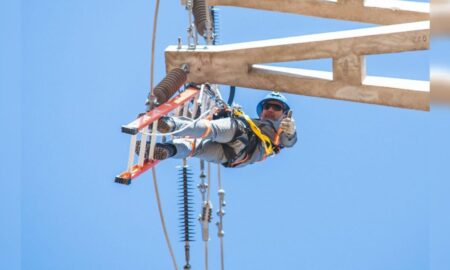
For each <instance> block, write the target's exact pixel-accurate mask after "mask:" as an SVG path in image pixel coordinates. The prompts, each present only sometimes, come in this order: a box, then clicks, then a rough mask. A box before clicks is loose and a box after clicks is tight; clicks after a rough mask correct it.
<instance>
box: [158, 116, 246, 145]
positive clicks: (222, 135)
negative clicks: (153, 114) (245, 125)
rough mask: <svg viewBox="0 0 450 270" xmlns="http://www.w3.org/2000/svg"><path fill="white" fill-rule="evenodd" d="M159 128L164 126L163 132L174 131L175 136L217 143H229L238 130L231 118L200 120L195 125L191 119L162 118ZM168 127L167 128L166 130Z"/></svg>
mask: <svg viewBox="0 0 450 270" xmlns="http://www.w3.org/2000/svg"><path fill="white" fill-rule="evenodd" d="M160 122H161V124H160V123H158V125H159V126H164V125H166V127H165V128H164V131H168V132H171V131H176V130H181V131H180V132H177V133H176V134H175V135H177V136H189V137H192V138H204V139H210V140H212V141H215V142H219V143H227V142H230V141H231V140H232V139H233V138H234V135H235V133H236V130H237V129H238V126H237V123H236V120H234V119H232V118H229V117H227V118H221V119H217V120H207V119H201V120H199V121H197V122H195V123H193V122H194V120H192V119H184V118H179V117H163V118H161V120H160ZM167 127H168V128H167Z"/></svg>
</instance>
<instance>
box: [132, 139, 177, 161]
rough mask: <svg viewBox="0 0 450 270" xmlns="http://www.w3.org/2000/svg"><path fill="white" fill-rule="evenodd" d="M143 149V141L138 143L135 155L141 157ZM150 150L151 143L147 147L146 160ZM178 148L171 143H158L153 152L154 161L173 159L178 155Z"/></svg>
mask: <svg viewBox="0 0 450 270" xmlns="http://www.w3.org/2000/svg"><path fill="white" fill-rule="evenodd" d="M140 149H141V141H137V142H136V148H135V153H136V155H138V156H139V152H140ZM149 149H150V142H147V143H146V145H145V156H144V159H148V151H149ZM176 152H177V148H176V147H175V145H173V144H171V143H156V144H155V150H154V151H153V159H156V160H163V159H167V158H169V157H172V156H174V155H175V154H176Z"/></svg>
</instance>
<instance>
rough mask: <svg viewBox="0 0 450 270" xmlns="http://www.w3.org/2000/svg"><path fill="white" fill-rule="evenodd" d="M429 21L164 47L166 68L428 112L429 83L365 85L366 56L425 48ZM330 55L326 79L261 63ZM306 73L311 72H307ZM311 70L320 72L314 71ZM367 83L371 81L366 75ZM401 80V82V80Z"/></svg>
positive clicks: (195, 77) (199, 77) (218, 80)
mask: <svg viewBox="0 0 450 270" xmlns="http://www.w3.org/2000/svg"><path fill="white" fill-rule="evenodd" d="M429 32H430V31H429V21H423V22H414V23H406V24H398V25H389V26H378V27H373V28H366V29H357V30H349V31H340V32H333V33H323V34H315V35H307V36H299V37H290V38H282V39H272V40H265V41H258V42H247V43H238V44H229V45H219V46H207V47H197V49H196V50H195V51H193V50H189V49H188V48H187V47H186V46H184V47H182V48H181V49H179V48H178V47H177V46H170V47H168V48H167V49H166V53H165V54H166V68H167V70H171V69H172V68H174V67H178V66H180V65H182V64H188V65H189V68H190V70H191V72H190V73H189V74H188V81H191V82H195V83H203V82H210V83H215V84H226V85H235V86H241V87H249V88H255V89H267V90H277V91H281V92H289V93H295V94H301V95H309V96H318V97H325V98H332V99H342V100H349V101H356V102H365V103H372V104H380V105H388V106H396V107H402V108H410V109H419V110H428V109H429V105H428V103H429V83H428V82H418V84H417V85H419V86H420V87H416V86H415V84H413V85H412V84H411V83H406V82H407V81H406V80H403V81H401V80H393V79H390V78H385V81H386V85H383V80H380V79H377V80H376V84H368V83H367V80H366V76H365V63H364V56H365V55H370V54H384V53H395V52H403V51H414V50H426V49H428V48H429V39H430V33H429ZM320 58H332V59H333V73H332V74H328V75H324V74H323V73H322V75H324V76H328V77H330V78H329V79H324V78H321V77H314V76H313V77H311V78H308V77H307V75H308V74H311V73H314V71H306V72H305V70H293V69H284V70H281V69H277V68H275V67H269V66H264V65H258V64H264V63H274V62H288V61H301V60H308V59H320ZM308 72H309V73H308ZM315 74H318V73H317V72H316V73H315ZM369 81H370V79H369ZM402 83H405V84H402Z"/></svg>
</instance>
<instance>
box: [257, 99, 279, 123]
mask: <svg viewBox="0 0 450 270" xmlns="http://www.w3.org/2000/svg"><path fill="white" fill-rule="evenodd" d="M283 110H284V106H283V104H282V103H280V102H278V101H273V100H270V101H267V102H266V103H264V105H263V110H262V112H261V116H260V118H261V119H262V120H266V119H267V120H275V121H276V120H278V119H280V118H281V117H282V116H283Z"/></svg>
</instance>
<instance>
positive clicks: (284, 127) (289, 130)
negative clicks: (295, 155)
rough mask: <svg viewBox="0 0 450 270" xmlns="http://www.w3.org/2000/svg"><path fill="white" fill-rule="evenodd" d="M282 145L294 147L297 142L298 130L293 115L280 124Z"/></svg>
mask: <svg viewBox="0 0 450 270" xmlns="http://www.w3.org/2000/svg"><path fill="white" fill-rule="evenodd" d="M280 129H281V134H280V143H281V144H282V145H283V146H285V147H292V146H294V144H295V143H296V142H297V128H296V126H295V120H294V118H293V117H292V115H290V116H288V117H286V118H284V119H283V120H282V121H281V123H280Z"/></svg>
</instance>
